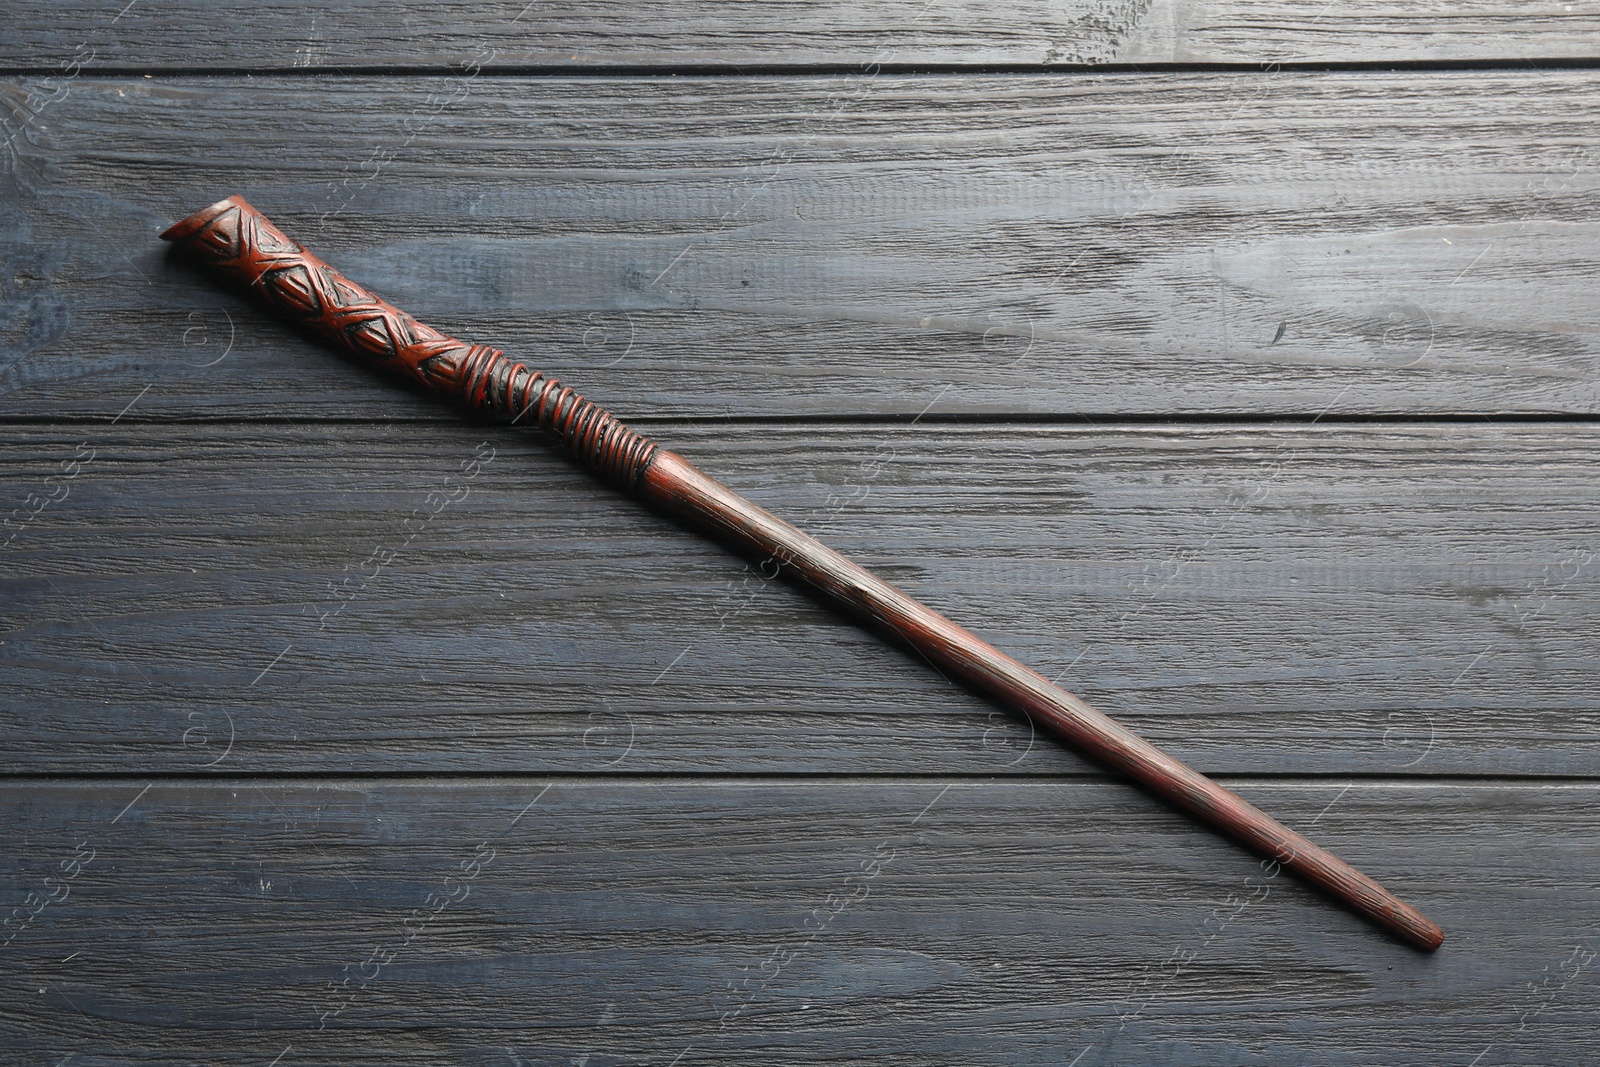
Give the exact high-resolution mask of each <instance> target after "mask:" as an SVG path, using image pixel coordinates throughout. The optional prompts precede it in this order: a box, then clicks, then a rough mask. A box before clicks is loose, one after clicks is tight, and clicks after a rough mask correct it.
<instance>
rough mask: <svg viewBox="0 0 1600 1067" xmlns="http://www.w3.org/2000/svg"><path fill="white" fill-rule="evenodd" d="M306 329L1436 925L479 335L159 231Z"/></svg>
mask: <svg viewBox="0 0 1600 1067" xmlns="http://www.w3.org/2000/svg"><path fill="white" fill-rule="evenodd" d="M161 236H162V238H163V239H164V240H168V241H173V242H176V243H177V244H179V245H181V246H183V247H184V248H186V249H188V250H189V251H190V252H191V253H193V254H194V255H196V256H198V257H199V258H200V259H202V260H204V261H205V262H207V263H210V264H211V265H213V266H214V267H216V268H218V269H219V270H221V271H222V272H223V273H224V274H226V275H228V276H229V277H231V278H232V279H234V280H235V281H238V282H241V283H244V284H245V285H248V286H250V287H251V288H252V289H254V290H255V291H256V292H257V293H258V294H259V295H260V296H261V297H263V298H264V299H265V300H266V301H267V302H268V303H269V304H270V305H272V306H273V307H274V308H276V309H277V310H278V311H280V312H282V313H284V314H285V315H287V316H289V317H290V318H293V319H295V320H296V321H298V322H300V323H302V324H303V325H305V326H306V327H307V328H309V329H310V330H311V331H312V332H314V333H316V334H318V335H320V336H321V337H323V338H324V339H326V340H328V341H331V342H333V343H334V344H336V345H338V346H340V347H343V348H345V349H347V350H349V351H352V352H354V353H355V354H356V355H357V356H359V357H361V358H363V359H365V360H367V361H369V362H373V363H377V364H379V365H380V366H383V367H387V368H389V369H392V370H394V371H397V372H399V373H401V374H404V375H408V376H410V377H412V378H414V379H416V380H417V381H420V382H421V383H422V384H424V385H426V386H428V387H429V388H431V389H434V390H437V391H439V392H443V393H446V394H448V395H450V396H453V397H454V398H456V399H457V400H459V401H461V402H463V403H465V404H466V405H467V407H469V408H472V409H474V410H479V411H488V412H493V413H498V414H500V415H503V416H505V417H507V418H510V419H511V420H513V421H514V422H529V423H532V424H534V425H536V426H538V427H540V428H541V429H543V430H546V431H547V432H549V433H551V434H552V435H554V436H555V437H556V438H558V439H559V440H561V441H562V442H563V443H564V444H565V445H566V447H567V449H568V450H569V451H570V452H571V453H572V454H573V455H574V456H575V457H576V458H578V459H579V460H581V461H583V462H584V463H585V464H587V465H588V466H589V467H590V468H591V469H593V470H594V471H595V472H596V473H598V474H602V475H604V476H605V477H607V478H608V479H609V480H611V481H613V482H615V483H616V484H618V485H620V486H621V487H623V488H625V489H628V490H630V491H632V492H634V493H635V494H637V495H638V496H640V497H642V498H644V499H645V500H648V501H650V502H652V503H654V504H656V505H658V506H661V507H663V508H666V509H668V510H670V511H672V512H675V513H677V514H679V515H683V516H685V517H687V518H689V519H691V520H692V521H695V522H697V523H699V524H701V525H704V526H709V527H711V528H712V529H714V530H716V531H719V532H721V533H722V534H723V535H725V536H726V537H727V538H728V539H730V540H732V541H734V542H735V543H737V544H739V545H741V546H742V547H744V548H746V549H748V550H750V551H752V552H755V553H758V554H760V555H761V556H764V557H769V558H771V559H774V560H776V561H777V562H778V563H779V564H780V565H781V566H782V567H783V568H784V569H785V570H787V571H789V572H791V573H792V574H795V575H797V576H798V577H800V578H803V579H804V580H805V581H807V582H808V583H810V584H811V585H813V586H815V587H816V588H818V589H820V590H822V591H823V592H826V593H828V594H830V595H831V596H833V597H835V598H836V599H838V600H839V601H841V602H843V603H844V604H845V605H846V606H848V607H850V608H852V609H854V611H855V612H856V613H857V614H859V615H861V616H864V617H866V618H867V619H870V620H871V621H872V622H874V623H876V624H877V625H879V626H880V627H882V628H884V629H886V630H889V631H891V632H893V633H895V634H898V635H899V636H900V637H902V638H904V639H905V640H906V641H907V642H909V643H910V644H911V645H912V646H913V647H915V648H916V649H917V650H918V651H919V652H920V653H921V654H922V655H924V656H926V657H927V658H928V659H929V660H930V661H932V662H933V663H935V664H937V665H939V666H941V667H943V668H946V669H948V670H950V671H951V672H953V673H955V674H958V675H960V676H961V677H962V678H965V679H966V680H967V681H969V682H971V683H972V684H973V685H975V686H977V687H978V688H980V689H982V690H984V691H986V692H988V693H990V694H992V695H994V696H995V697H997V698H999V699H1000V700H1001V701H1003V702H1005V703H1007V704H1010V705H1012V706H1013V707H1016V708H1020V709H1022V710H1023V711H1024V712H1026V713H1027V714H1029V715H1031V716H1033V717H1035V718H1037V719H1040V720H1043V721H1044V722H1045V723H1048V724H1049V725H1050V726H1051V727H1053V728H1054V729H1055V730H1056V731H1057V732H1058V733H1060V734H1061V735H1062V736H1064V737H1066V738H1067V739H1068V740H1069V741H1071V742H1073V743H1074V744H1076V745H1077V746H1078V747H1079V748H1082V749H1083V750H1085V751H1087V752H1088V753H1089V754H1090V755H1092V756H1094V757H1096V758H1097V759H1099V760H1100V761H1102V762H1104V763H1106V764H1108V765H1110V766H1112V767H1114V768H1116V769H1117V770H1120V771H1122V772H1123V773H1125V774H1127V775H1128V776H1130V777H1132V778H1134V779H1135V780H1137V781H1138V782H1140V783H1141V784H1143V785H1144V786H1145V787H1146V788H1148V789H1149V790H1151V791H1152V792H1154V793H1157V794H1159V795H1160V796H1162V797H1165V798H1166V799H1167V800H1169V801H1171V802H1172V803H1173V804H1175V805H1177V806H1178V807H1180V808H1183V809H1184V810H1186V811H1188V812H1190V813H1191V814H1193V815H1194V816H1196V817H1197V818H1199V819H1201V820H1202V821H1204V822H1207V823H1210V824H1211V825H1212V826H1214V827H1216V828H1218V829H1220V830H1222V831H1223V832H1224V833H1227V834H1228V835H1230V836H1231V837H1233V838H1235V839H1236V840H1238V841H1240V842H1242V843H1244V844H1245V845H1247V846H1249V847H1250V848H1252V849H1254V850H1255V851H1256V852H1259V853H1261V854H1262V855H1264V856H1267V857H1270V858H1271V859H1272V860H1274V861H1276V862H1277V863H1278V864H1280V865H1281V866H1282V867H1283V868H1284V869H1287V870H1290V871H1293V872H1294V873H1295V874H1297V875H1299V876H1300V877H1301V878H1303V879H1305V880H1306V881H1308V882H1310V883H1312V884H1313V885H1315V886H1317V887H1319V888H1320V889H1322V890H1324V891H1325V892H1327V893H1328V894H1329V895H1331V896H1333V897H1335V898H1337V899H1339V900H1341V901H1343V902H1345V903H1346V904H1348V905H1349V906H1350V907H1351V908H1353V909H1354V910H1356V911H1357V912H1359V913H1360V914H1362V915H1363V916H1365V917H1366V918H1368V919H1369V920H1371V921H1372V922H1373V923H1375V924H1377V925H1378V926H1381V927H1383V928H1384V929H1386V930H1390V931H1392V932H1394V933H1396V934H1398V935H1399V936H1401V937H1403V938H1405V939H1406V940H1407V941H1409V942H1411V943H1412V944H1414V945H1418V946H1420V947H1422V948H1426V949H1434V948H1438V947H1439V945H1440V944H1441V943H1442V942H1443V941H1444V933H1443V932H1442V931H1441V930H1440V929H1439V927H1438V926H1436V925H1435V924H1434V923H1433V922H1431V921H1430V920H1429V919H1428V918H1427V917H1426V916H1424V915H1423V914H1422V913H1421V912H1419V911H1417V910H1416V909H1415V908H1413V907H1411V906H1410V905H1409V904H1406V903H1405V902H1404V901H1402V900H1400V899H1399V898H1398V897H1396V896H1394V895H1393V894H1392V893H1390V892H1389V891H1388V890H1386V889H1384V888H1383V887H1382V886H1381V885H1379V884H1378V883H1377V882H1375V881H1373V880H1372V879H1371V878H1368V877H1367V876H1366V875H1364V874H1362V873H1361V872H1360V871H1358V870H1356V869H1355V868H1353V867H1351V866H1350V865H1349V864H1347V863H1345V862H1344V861H1343V860H1341V859H1339V858H1338V857H1337V856H1335V855H1333V854H1332V853H1330V852H1328V851H1326V850H1325V849H1322V848H1320V847H1319V846H1317V845H1315V844H1313V843H1312V842H1311V841H1308V840H1307V839H1306V838H1304V837H1302V836H1300V835H1299V834H1297V833H1295V832H1294V831H1293V830H1290V829H1288V828H1287V827H1285V826H1283V825H1282V824H1280V823H1279V822H1277V821H1276V820H1275V819H1273V818H1272V817H1271V816H1269V815H1266V814H1265V813H1263V812H1261V811H1260V810H1258V809H1257V808H1255V807H1254V806H1252V805H1251V804H1249V803H1247V802H1245V801H1244V800H1243V799H1241V798H1240V797H1238V796H1236V795H1234V794H1233V793H1231V792H1229V791H1228V790H1227V789H1224V788H1223V787H1222V786H1220V785H1218V784H1217V783H1216V782H1213V781H1212V780H1211V779H1209V778H1207V777H1206V776H1205V775H1203V774H1201V773H1199V772H1198V771H1196V770H1194V769H1192V768H1190V767H1188V766H1186V765H1185V764H1183V763H1181V762H1179V761H1178V760H1175V759H1173V758H1172V757H1171V756H1168V755H1167V754H1166V753H1164V752H1162V751H1161V750H1160V749H1158V748H1156V747H1155V746H1154V745H1152V744H1150V743H1149V742H1148V741H1145V740H1144V739H1143V738H1141V737H1139V736H1138V735H1137V734H1134V733H1132V732H1130V731H1128V730H1126V729H1124V728H1123V727H1121V726H1119V725H1118V724H1117V723H1116V722H1114V721H1113V720H1111V719H1110V718H1108V717H1107V716H1105V715H1103V714H1101V713H1100V712H1098V711H1096V710H1095V709H1094V708H1092V707H1090V706H1089V705H1088V704H1086V703H1084V702H1083V701H1082V700H1080V699H1078V698H1077V697H1075V696H1073V695H1072V694H1071V693H1068V692H1067V691H1066V690H1064V689H1061V688H1060V687H1058V686H1056V685H1054V684H1052V683H1051V682H1050V681H1048V680H1046V679H1045V678H1044V677H1043V676H1042V675H1040V674H1038V673H1036V672H1034V671H1032V670H1029V669H1028V668H1027V667H1024V666H1023V665H1022V664H1020V663H1018V662H1017V661H1016V660H1014V659H1012V658H1011V657H1010V656H1007V655H1006V654H1005V653H1003V652H1001V651H1000V650H998V649H996V648H995V647H994V646H992V645H990V644H989V643H988V642H986V641H984V640H983V639H982V638H980V637H978V636H977V635H976V634H974V633H972V632H971V631H969V630H966V629H964V628H962V627H960V626H958V625H956V624H955V623H953V622H951V621H950V620H949V619H947V618H945V617H944V616H943V615H941V614H939V613H938V612H936V611H934V610H933V609H932V608H929V607H928V606H927V605H925V604H922V603H921V602H919V601H917V600H916V599H914V598H912V597H910V596H907V595H906V594H905V593H903V592H901V591H900V590H899V589H896V588H895V587H894V586H892V585H890V584H889V583H888V582H885V581H883V580H882V579H881V578H878V577H877V576H876V575H874V574H872V573H871V572H869V571H867V570H865V569H863V568H861V567H859V566H857V565H856V564H854V563H852V562H850V561H849V560H848V559H846V558H845V557H844V556H842V555H840V554H839V553H838V552H835V551H834V550H833V549H831V548H828V547H827V546H826V545H824V544H822V543H821V542H820V541H817V540H816V539H815V538H813V537H811V536H810V535H808V534H806V533H804V532H803V531H801V530H798V529H796V528H795V527H793V526H791V525H789V524H788V523H786V522H784V521H783V520H782V519H779V518H777V517H776V516H774V515H772V514H770V513H769V512H767V511H765V510H763V509H762V508H760V507H757V506H756V505H755V504H752V503H751V502H750V501H748V500H746V499H745V498H744V497H742V496H740V495H739V494H738V493H736V492H734V491H733V490H732V489H729V488H728V487H727V486H725V485H722V484H721V483H720V482H717V481H716V480H714V479H712V478H711V477H709V476H707V475H706V474H705V473H703V472H702V471H700V470H699V469H697V468H696V467H695V466H694V465H693V464H691V463H689V462H688V461H687V460H685V459H684V458H683V457H682V456H679V455H677V454H676V453H673V452H669V451H667V450H666V449H664V448H661V447H660V446H658V445H657V444H656V443H655V442H653V441H651V440H650V439H649V438H646V437H644V436H642V435H641V434H639V433H636V432H635V431H633V430H631V429H629V428H628V427H626V426H624V425H623V424H622V423H621V422H620V421H618V420H617V419H616V418H615V417H614V416H613V415H612V414H611V413H610V412H608V411H606V410H605V409H604V408H602V407H600V406H599V405H598V404H595V403H593V402H592V401H589V400H585V399H584V398H583V397H582V396H579V395H578V394H577V393H575V392H573V391H572V390H571V389H570V388H567V387H566V386H563V385H562V384H561V383H560V382H559V381H557V380H555V379H554V378H550V377H547V376H546V375H544V374H542V373H540V372H539V371H536V370H533V369H532V368H530V367H528V366H526V365H525V364H522V363H518V362H516V361H514V360H512V359H509V358H507V357H506V355H505V353H503V352H501V351H500V350H499V349H495V348H490V347H488V346H487V345H476V344H466V343H464V342H462V341H458V340H456V339H454V338H452V337H448V336H446V335H445V334H442V333H440V332H439V331H437V330H434V329H432V328H430V327H428V326H424V325H422V324H421V323H419V322H417V321H416V320H415V319H413V318H412V317H411V316H409V315H407V314H406V313H405V312H403V311H401V310H400V309H398V308H396V307H394V306H393V305H391V304H389V303H387V302H385V301H384V300H382V299H381V298H379V297H377V296H375V295H373V294H372V293H371V292H370V291H368V290H366V289H365V288H363V287H361V286H359V285H357V284H356V283H354V282H352V281H350V280H349V279H348V278H346V277H345V276H344V275H342V274H340V273H339V272H338V271H336V270H334V269H333V268H332V267H330V266H328V265H327V264H326V263H324V262H323V261H322V260H320V259H318V258H317V257H316V256H314V255H312V254H311V253H309V252H307V251H305V250H304V249H302V248H301V247H300V246H299V245H298V244H296V243H295V242H294V241H292V240H290V239H289V238H288V237H287V236H286V235H285V234H284V233H283V231H281V230H279V229H278V228H277V227H276V226H274V225H273V224H272V223H271V221H269V220H268V219H267V218H266V216H264V215H262V214H261V213H260V212H259V211H257V210H256V209H255V208H253V207H251V206H250V205H249V204H248V203H246V202H245V200H244V199H243V198H242V197H238V196H233V197H229V198H228V199H226V200H223V201H220V202H218V203H216V204H213V205H211V206H210V207H208V208H206V209H204V210H203V211H199V212H197V213H195V214H194V215H191V216H190V217H189V218H187V219H184V220H183V221H182V222H179V223H177V224H176V225H174V226H172V227H171V228H170V229H168V230H167V231H166V232H165V233H163V234H162V235H161Z"/></svg>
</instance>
